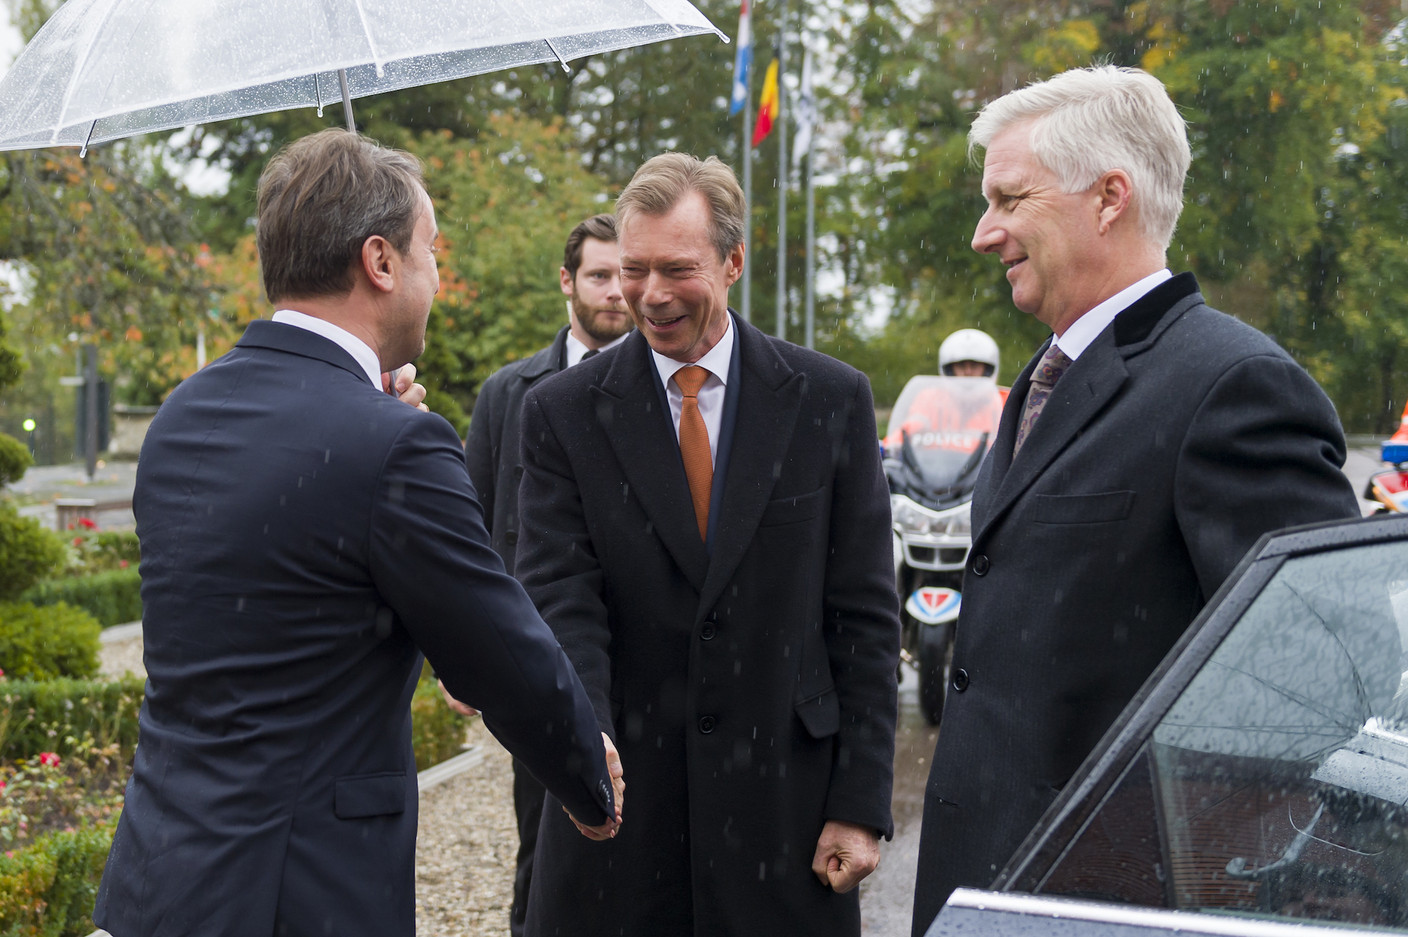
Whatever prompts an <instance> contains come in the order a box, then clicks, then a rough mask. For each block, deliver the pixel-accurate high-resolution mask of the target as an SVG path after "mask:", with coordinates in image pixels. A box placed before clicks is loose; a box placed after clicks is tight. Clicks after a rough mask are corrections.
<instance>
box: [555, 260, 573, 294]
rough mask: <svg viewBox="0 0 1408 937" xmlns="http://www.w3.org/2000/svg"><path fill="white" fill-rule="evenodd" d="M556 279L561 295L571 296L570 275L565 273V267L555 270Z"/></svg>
mask: <svg viewBox="0 0 1408 937" xmlns="http://www.w3.org/2000/svg"><path fill="white" fill-rule="evenodd" d="M557 279H558V281H559V282H560V283H561V284H562V295H564V296H571V295H572V274H570V273H568V272H567V268H566V267H558V268H557Z"/></svg>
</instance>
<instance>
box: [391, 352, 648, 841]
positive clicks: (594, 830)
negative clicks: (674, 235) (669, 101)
mask: <svg viewBox="0 0 1408 937" xmlns="http://www.w3.org/2000/svg"><path fill="white" fill-rule="evenodd" d="M412 377H414V372H413V373H412ZM440 695H441V696H443V697H445V702H446V703H447V704H448V705H449V707H450V708H451V709H453V710H454V711H455V712H457V713H459V714H460V715H461V716H477V715H479V710H477V709H475V708H474V707H473V706H468V705H466V704H464V703H461V702H460V701H459V700H457V699H455V698H454V697H453V696H451V695H450V691H449V690H447V689H445V683H444V681H441V683H440ZM601 743H602V745H603V746H605V748H606V770H607V772H608V773H609V774H610V775H611V795H612V797H611V799H612V800H613V801H615V803H616V816H615V817H612V818H610V819H608V820H607V821H606V822H605V823H603V824H601V825H600V826H587V825H586V824H585V823H582V822H581V821H580V820H578V819H577V818H576V817H574V816H572V814H571V812H570V811H568V809H567V808H566V807H563V808H562V812H563V813H566V814H567V816H568V818H569V819H570V820H571V821H572V822H573V824H575V825H576V827H577V829H578V831H579V832H581V834H582V835H583V836H585V837H586V838H587V839H591V840H596V841H597V842H600V841H602V840H604V839H612V838H613V837H615V835H616V828H617V827H618V826H620V825H621V802H622V801H623V800H624V799H625V796H626V782H625V773H624V771H623V769H622V768H621V753H620V752H618V751H617V750H616V745H615V744H614V743H613V742H612V741H611V737H610V736H608V735H607V734H606V733H605V732H603V733H601Z"/></svg>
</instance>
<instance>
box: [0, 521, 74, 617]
mask: <svg viewBox="0 0 1408 937" xmlns="http://www.w3.org/2000/svg"><path fill="white" fill-rule="evenodd" d="M65 555H66V553H65V551H64V543H63V541H62V540H60V539H59V537H58V535H57V534H55V533H54V532H53V531H51V530H45V529H44V528H43V527H41V526H40V525H39V522H38V521H37V520H35V519H34V518H32V517H21V516H20V514H19V512H18V511H16V510H15V506H14V505H13V504H10V503H9V502H8V501H0V600H12V599H16V598H18V597H19V596H20V594H21V593H23V592H24V591H25V590H26V589H28V588H29V587H30V586H32V585H34V583H35V582H37V581H38V580H40V579H42V578H43V577H45V576H49V575H52V574H53V572H54V571H55V570H56V569H58V568H59V566H60V565H61V564H62V563H63V561H64V557H65Z"/></svg>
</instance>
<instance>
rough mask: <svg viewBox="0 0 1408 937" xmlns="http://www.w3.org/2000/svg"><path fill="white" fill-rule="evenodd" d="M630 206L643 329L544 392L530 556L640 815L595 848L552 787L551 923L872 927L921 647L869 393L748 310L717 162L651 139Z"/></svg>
mask: <svg viewBox="0 0 1408 937" xmlns="http://www.w3.org/2000/svg"><path fill="white" fill-rule="evenodd" d="M616 217H617V226H618V236H619V245H620V250H621V280H622V293H623V294H624V296H625V298H626V303H627V305H628V306H629V307H630V310H631V316H632V318H633V319H634V320H635V324H636V332H635V333H633V334H631V335H630V336H629V337H627V339H626V340H625V342H624V343H623V344H622V345H621V347H620V348H619V349H618V350H617V351H616V352H615V353H614V354H612V355H605V356H602V357H600V358H597V359H593V360H591V361H587V362H584V363H582V364H580V365H578V366H577V367H575V368H572V369H570V370H568V371H565V372H563V373H561V374H559V375H556V376H554V377H552V378H549V379H548V380H546V381H543V382H542V383H541V384H538V385H536V386H535V387H534V388H533V389H532V390H530V391H529V392H528V394H527V396H526V398H525V401H524V406H523V416H522V419H523V459H524V469H525V472H524V478H523V483H522V487H521V488H520V491H519V504H520V511H521V516H522V529H521V531H520V535H519V546H518V569H519V570H520V572H521V573H522V575H523V581H524V584H525V586H527V588H528V591H529V594H530V595H532V597H533V599H534V601H535V602H536V603H537V605H538V608H539V610H540V611H541V613H542V615H543V617H544V619H545V620H546V621H547V622H548V623H549V624H550V625H551V626H552V628H553V629H554V631H555V633H556V634H557V636H558V639H559V640H560V641H561V642H562V645H563V647H564V649H565V650H566V651H567V654H568V656H569V657H570V658H571V660H572V661H573V663H574V664H575V665H576V667H577V670H578V673H579V674H580V676H581V678H582V682H583V685H584V686H586V687H587V692H588V694H589V695H590V696H591V698H592V702H593V705H594V706H595V707H596V711H597V718H598V720H599V722H600V725H601V728H602V730H603V731H604V732H606V733H607V734H608V735H609V736H611V738H612V739H613V740H615V742H616V744H617V747H618V749H619V750H620V752H621V758H622V766H623V767H624V768H625V770H626V771H627V773H628V774H629V776H630V778H631V812H630V817H631V820H630V822H629V823H627V824H624V825H623V826H622V827H621V829H620V831H619V833H618V835H617V836H616V838H615V839H614V840H613V841H612V842H611V843H610V844H607V846H606V847H605V849H604V850H602V849H601V847H597V851H596V852H594V853H588V852H585V851H582V850H579V849H578V848H577V847H576V844H575V843H573V842H572V841H571V840H570V839H569V838H568V837H567V835H565V834H567V833H571V834H572V835H574V836H576V835H577V834H576V830H575V829H574V828H573V826H572V824H571V821H570V820H569V819H568V818H567V817H566V816H565V815H564V814H563V813H562V811H561V810H560V809H558V806H557V805H556V803H555V802H554V801H552V800H551V799H550V800H549V804H548V808H547V809H545V810H544V814H543V824H542V827H541V829H540V832H539V837H540V838H539V847H538V853H537V857H536V859H535V862H536V867H535V873H534V876H535V877H534V885H533V889H532V892H531V894H530V897H529V908H528V921H527V929H526V933H528V934H529V935H535V934H539V935H541V934H559V933H612V934H625V935H657V934H671V935H678V934H699V935H705V934H707V935H732V934H740V935H741V934H761V933H766V934H784V935H785V934H799V935H800V934H808V935H810V934H835V935H843V934H844V935H854V934H858V933H859V932H860V905H859V899H858V896H857V892H856V891H855V886H856V885H857V884H858V883H859V882H860V880H861V879H862V878H864V877H865V876H866V875H868V874H869V873H870V872H871V870H873V869H874V868H875V865H876V863H877V861H878V858H879V852H878V839H879V837H880V836H889V835H890V834H891V831H892V824H891V819H890V787H891V778H892V770H893V769H892V766H893V756H894V730H895V712H896V692H895V691H896V688H895V665H896V660H897V657H898V653H899V624H898V619H897V613H898V602H897V600H896V598H895V591H894V589H895V584H894V576H893V571H892V569H891V568H890V551H889V539H890V533H889V527H890V512H889V497H888V492H887V489H886V485H885V479H884V476H883V474H882V473H881V469H880V459H879V448H878V446H877V445H876V431H875V417H874V411H873V407H872V403H871V395H870V386H869V384H868V382H867V381H866V379H865V376H864V375H862V374H860V373H859V372H857V371H856V370H854V369H853V368H850V367H848V366H846V365H844V364H841V363H840V362H838V361H835V360H833V359H831V358H828V357H826V356H824V355H820V354H817V353H815V352H811V351H807V350H805V349H801V348H798V347H796V346H794V345H790V344H788V343H786V342H783V341H780V340H778V339H773V338H769V337H768V336H766V335H764V334H763V333H761V332H759V331H758V330H757V329H755V328H753V327H752V326H750V325H749V324H748V323H746V322H744V321H742V320H741V319H740V318H738V317H737V316H735V315H733V314H732V313H731V312H730V310H729V309H728V290H729V287H730V286H731V285H732V284H733V283H734V281H736V280H737V279H738V277H739V275H740V274H741V272H742V270H743V255H744V244H743V232H744V219H745V204H744V200H743V193H742V191H741V189H740V187H739V185H738V182H737V180H736V179H735V177H734V175H733V172H732V170H730V169H729V168H728V167H727V166H725V165H724V164H723V163H721V162H719V161H718V160H717V159H715V158H713V157H711V158H709V159H707V160H704V161H700V160H698V159H695V158H694V157H691V156H685V155H683V154H678V153H667V154H664V155H662V156H657V157H655V158H654V159H651V160H649V161H648V162H646V163H645V165H643V166H642V167H641V168H640V169H639V170H638V171H637V172H636V175H635V177H634V178H633V179H632V181H631V183H630V184H629V185H628V186H627V187H626V189H625V191H623V192H622V194H621V197H620V200H619V201H618V203H617V206H616ZM578 838H580V837H578Z"/></svg>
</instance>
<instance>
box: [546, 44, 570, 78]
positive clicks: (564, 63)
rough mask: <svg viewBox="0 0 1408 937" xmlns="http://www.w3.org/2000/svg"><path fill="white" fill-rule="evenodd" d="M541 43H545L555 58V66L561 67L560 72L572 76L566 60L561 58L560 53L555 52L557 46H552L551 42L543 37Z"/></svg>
mask: <svg viewBox="0 0 1408 937" xmlns="http://www.w3.org/2000/svg"><path fill="white" fill-rule="evenodd" d="M543 42H546V43H547V44H548V49H549V50H550V51H551V52H552V54H553V55H555V56H557V64H559V65H561V66H562V70H563V71H564V72H566V73H567V74H569V75H570V74H572V69H571V68H569V67H568V65H567V60H566V59H564V58H563V57H562V53H561V52H559V51H557V46H555V45H553V44H552V40H551V39H548V38H546V37H544V38H543Z"/></svg>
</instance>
